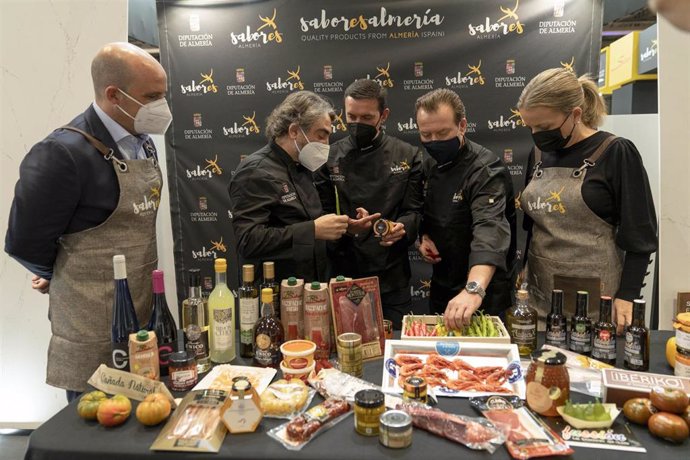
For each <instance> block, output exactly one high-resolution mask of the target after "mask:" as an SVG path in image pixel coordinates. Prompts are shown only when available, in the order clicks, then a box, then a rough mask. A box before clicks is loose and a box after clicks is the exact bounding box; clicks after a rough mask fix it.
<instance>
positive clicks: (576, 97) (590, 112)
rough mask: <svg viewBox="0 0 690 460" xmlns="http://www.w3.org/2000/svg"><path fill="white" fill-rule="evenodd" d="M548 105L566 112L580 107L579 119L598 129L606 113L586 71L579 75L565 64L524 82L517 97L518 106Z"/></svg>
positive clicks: (594, 85) (522, 107)
mask: <svg viewBox="0 0 690 460" xmlns="http://www.w3.org/2000/svg"><path fill="white" fill-rule="evenodd" d="M533 107H549V108H552V109H556V110H559V111H561V112H563V113H565V114H569V113H570V112H572V111H573V109H575V108H576V107H580V108H581V109H582V123H584V124H585V125H586V126H588V127H590V128H592V129H597V128H598V127H599V126H600V125H601V123H602V122H603V120H604V117H605V116H606V103H605V102H604V98H602V97H601V95H600V94H599V88H597V85H596V83H594V81H592V79H591V78H590V76H589V74H584V75H582V76H580V77H579V78H578V77H577V76H576V75H575V74H574V73H573V72H571V71H570V70H567V69H564V68H556V69H548V70H545V71H543V72H541V73H540V74H539V75H537V76H536V77H534V78H533V79H532V80H530V82H529V83H527V86H525V89H523V90H522V94H520V98H519V99H518V104H517V108H518V109H530V108H533Z"/></svg>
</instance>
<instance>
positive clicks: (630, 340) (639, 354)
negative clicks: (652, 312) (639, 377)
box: [623, 299, 649, 372]
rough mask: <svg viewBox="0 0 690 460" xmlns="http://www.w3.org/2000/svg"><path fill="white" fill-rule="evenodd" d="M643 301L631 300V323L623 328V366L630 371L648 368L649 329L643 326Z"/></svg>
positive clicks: (643, 370) (644, 370) (646, 369)
mask: <svg viewBox="0 0 690 460" xmlns="http://www.w3.org/2000/svg"><path fill="white" fill-rule="evenodd" d="M644 310H645V301H644V300H642V299H635V300H633V317H632V323H631V324H630V326H628V327H627V328H626V330H625V358H624V360H623V367H625V368H626V369H630V370H631V371H642V372H646V371H648V370H649V329H647V327H646V326H645V312H644Z"/></svg>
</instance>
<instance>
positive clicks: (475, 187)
mask: <svg viewBox="0 0 690 460" xmlns="http://www.w3.org/2000/svg"><path fill="white" fill-rule="evenodd" d="M420 234H422V235H423V234H426V235H428V236H429V237H430V238H431V240H432V241H433V242H434V243H435V244H436V248H437V249H438V251H439V254H440V257H441V261H440V262H438V263H437V264H434V265H433V275H432V284H431V290H432V292H431V296H432V297H434V295H435V293H434V292H433V291H434V290H437V291H443V292H453V293H454V294H457V293H459V292H460V291H461V290H462V289H463V288H464V287H465V284H467V281H468V279H467V275H468V273H469V270H470V269H471V268H472V267H473V266H475V265H493V266H495V267H496V273H495V274H494V276H493V278H492V280H491V283H490V284H489V287H488V289H487V295H486V297H485V298H484V301H483V302H482V306H481V308H482V309H484V311H486V312H487V313H494V314H497V313H500V312H502V311H504V310H505V309H507V308H508V307H510V305H511V300H512V295H511V289H512V286H513V280H514V276H515V274H516V273H515V270H516V268H515V265H516V264H515V199H514V196H513V185H512V180H511V178H510V174H509V172H508V170H507V168H506V167H505V166H504V165H503V163H502V162H501V160H500V159H499V158H498V157H497V156H496V155H494V154H493V153H492V152H491V151H490V150H488V149H486V148H484V147H482V146H481V145H479V144H476V143H474V142H472V141H470V140H468V139H467V138H465V143H464V145H463V146H462V147H461V148H460V152H459V154H458V157H457V158H456V159H455V160H454V161H453V162H452V163H450V164H448V165H444V166H443V167H441V168H439V167H437V166H436V165H435V164H433V163H432V166H431V167H430V168H429V177H428V180H427V184H426V196H425V199H424V215H423V218H422V224H421V229H420Z"/></svg>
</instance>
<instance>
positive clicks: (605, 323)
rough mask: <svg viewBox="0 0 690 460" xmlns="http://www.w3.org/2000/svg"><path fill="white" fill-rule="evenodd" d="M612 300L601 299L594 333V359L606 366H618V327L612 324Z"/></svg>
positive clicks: (606, 297)
mask: <svg viewBox="0 0 690 460" xmlns="http://www.w3.org/2000/svg"><path fill="white" fill-rule="evenodd" d="M611 304H612V299H611V297H608V296H602V297H601V303H600V305H599V321H598V322H597V323H596V324H595V325H594V330H593V333H592V358H594V359H597V360H599V361H601V362H604V363H606V364H611V365H613V366H615V365H616V325H615V324H613V322H611Z"/></svg>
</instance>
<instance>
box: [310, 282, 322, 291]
mask: <svg viewBox="0 0 690 460" xmlns="http://www.w3.org/2000/svg"><path fill="white" fill-rule="evenodd" d="M311 288H312V289H313V290H318V289H321V283H319V282H318V281H312V282H311Z"/></svg>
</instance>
